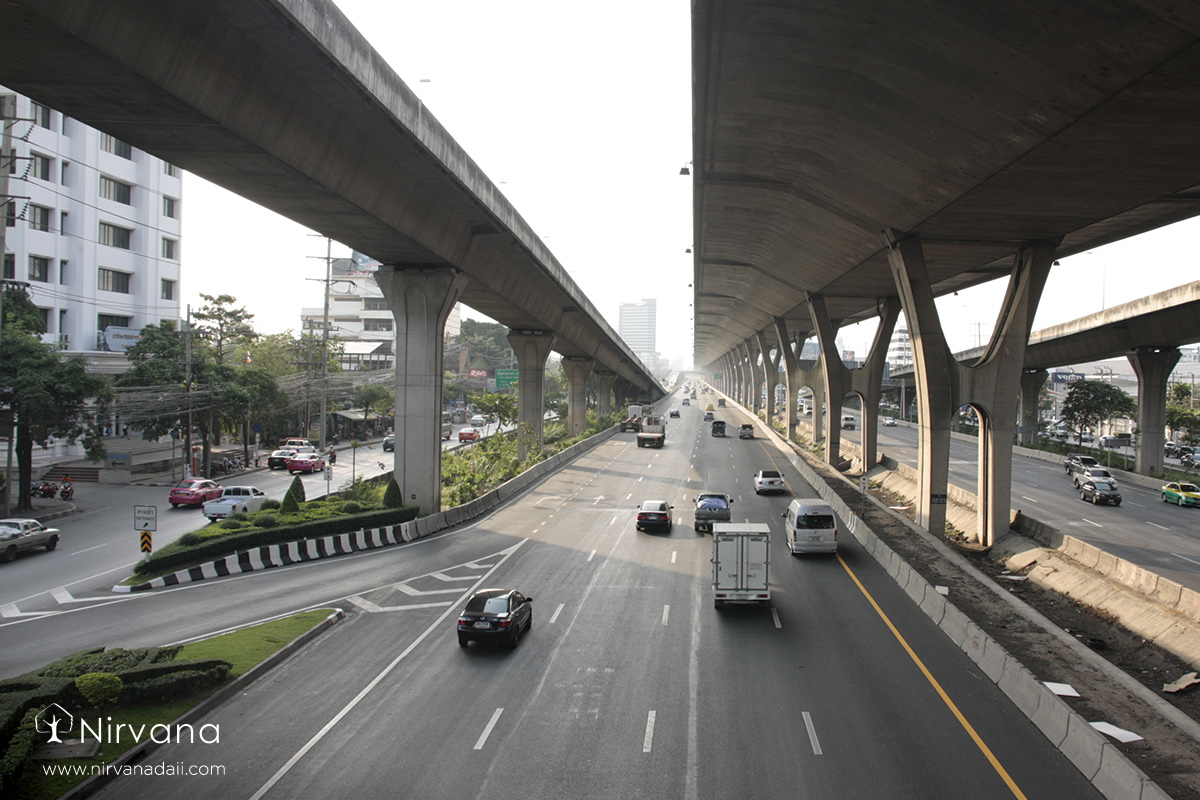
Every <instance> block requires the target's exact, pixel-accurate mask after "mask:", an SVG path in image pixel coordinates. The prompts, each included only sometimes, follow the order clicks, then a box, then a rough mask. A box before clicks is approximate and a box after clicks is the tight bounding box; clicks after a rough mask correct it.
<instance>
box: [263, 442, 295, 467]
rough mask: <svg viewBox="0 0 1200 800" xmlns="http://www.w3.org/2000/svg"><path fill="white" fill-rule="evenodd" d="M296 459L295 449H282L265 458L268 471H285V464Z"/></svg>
mask: <svg viewBox="0 0 1200 800" xmlns="http://www.w3.org/2000/svg"><path fill="white" fill-rule="evenodd" d="M295 457H296V449H295V448H290V447H288V448H283V449H280V450H276V451H275V452H274V453H271V455H269V456H267V467H268V468H269V469H287V462H289V461H291V460H292V459H293V458H295Z"/></svg>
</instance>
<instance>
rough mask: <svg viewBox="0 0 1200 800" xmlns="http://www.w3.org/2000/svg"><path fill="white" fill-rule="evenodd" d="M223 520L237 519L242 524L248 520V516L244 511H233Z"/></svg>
mask: <svg viewBox="0 0 1200 800" xmlns="http://www.w3.org/2000/svg"><path fill="white" fill-rule="evenodd" d="M225 519H237V520H241V521H242V522H245V521H246V520H248V519H250V515H249V514H247V513H246V512H245V511H235V512H233V513H232V514H230V515H229V516H228V517H226V518H225Z"/></svg>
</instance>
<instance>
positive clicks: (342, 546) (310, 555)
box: [112, 425, 618, 593]
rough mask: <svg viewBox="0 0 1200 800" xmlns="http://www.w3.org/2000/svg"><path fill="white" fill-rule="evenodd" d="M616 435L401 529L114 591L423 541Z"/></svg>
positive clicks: (279, 549) (280, 550) (273, 550)
mask: <svg viewBox="0 0 1200 800" xmlns="http://www.w3.org/2000/svg"><path fill="white" fill-rule="evenodd" d="M617 431H618V427H617V426H615V425H614V426H613V427H612V428H609V429H608V430H606V431H601V432H600V433H598V434H596V435H595V436H592V437H591V438H588V439H585V440H583V441H582V442H579V443H577V444H573V445H571V446H570V447H568V448H567V449H566V450H563V451H562V452H561V453H557V454H555V455H553V456H551V457H550V458H548V459H546V460H545V461H543V462H541V463H540V464H537V465H535V466H533V467H531V468H529V469H527V470H525V471H524V472H522V473H521V474H520V475H518V476H516V477H515V478H513V479H512V480H510V481H508V482H507V483H503V484H501V485H500V486H498V487H496V488H495V489H493V490H492V491H490V492H488V493H487V494H485V495H483V496H482V497H478V498H476V499H474V500H472V501H471V502H469V503H466V504H464V505H461V506H455V507H454V508H448V509H446V510H445V511H439V512H438V513H436V514H430V515H429V516H427V517H421V518H419V519H414V520H410V521H408V522H405V523H402V524H400V525H393V526H390V527H385V528H377V529H372V530H359V531H357V532H351V533H341V534H338V535H336V536H326V537H324V538H321V539H302V540H300V541H296V542H284V543H283V544H271V545H263V546H262V547H254V548H251V549H249V550H245V551H243V552H240V553H234V554H233V555H230V556H225V557H224V558H221V559H217V560H216V561H210V562H208V563H207V564H201V565H200V566H197V567H189V568H188V569H184V570H180V571H178V572H173V573H171V574H170V575H164V576H162V577H159V578H151V579H150V580H148V581H146V582H145V583H139V584H136V585H134V586H114V587H113V588H112V591H114V592H122V593H124V592H144V591H147V590H149V589H162V588H164V587H166V586H177V585H179V584H181V583H192V582H194V581H203V580H208V579H209V578H221V577H224V576H227V575H237V574H239V573H243V572H256V571H258V570H263V569H270V568H272V567H282V566H286V565H287V564H298V563H301V562H304V561H316V560H318V559H322V558H332V557H333V556H343V555H348V554H350V553H356V552H360V551H363V550H374V549H376V548H380V547H390V546H392V545H397V544H402V543H404V542H411V541H415V540H416V539H422V538H424V537H426V536H429V535H431V534H434V533H438V532H439V531H443V530H446V529H447V528H452V527H454V526H455V525H461V524H462V523H464V522H469V521H471V520H473V519H475V518H476V517H479V516H482V515H483V514H486V513H488V512H489V511H491V510H492V509H494V508H496V507H497V506H499V505H500V504H501V503H504V502H507V501H508V500H511V499H512V498H513V497H515V496H517V495H518V494H520V493H521V492H523V491H525V490H526V489H527V488H529V486H530V485H532V484H533V483H534V482H535V481H538V480H541V479H542V478H543V477H545V476H546V475H547V474H549V473H550V472H553V471H554V470H556V469H558V468H560V467H562V466H564V465H565V464H567V463H569V462H571V461H573V460H574V459H576V458H578V457H579V456H581V455H583V454H584V453H586V452H587V451H588V450H591V449H592V448H593V447H596V446H597V445H599V444H601V443H603V442H605V441H607V440H608V439H610V438H612V437H613V435H614V434H616V433H617Z"/></svg>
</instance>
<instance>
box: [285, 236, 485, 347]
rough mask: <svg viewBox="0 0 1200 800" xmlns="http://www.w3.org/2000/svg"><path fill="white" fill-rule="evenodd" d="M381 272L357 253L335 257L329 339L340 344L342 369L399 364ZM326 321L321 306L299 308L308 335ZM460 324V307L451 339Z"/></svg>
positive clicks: (450, 325) (450, 322)
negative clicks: (378, 276)
mask: <svg viewBox="0 0 1200 800" xmlns="http://www.w3.org/2000/svg"><path fill="white" fill-rule="evenodd" d="M378 269H379V262H377V261H373V260H372V259H370V258H368V257H367V256H364V255H363V254H362V253H358V252H355V253H353V255H352V256H351V257H350V258H335V259H334V260H333V263H332V265H331V266H330V274H331V276H332V279H331V281H330V284H329V336H330V338H333V339H338V340H340V341H341V343H342V355H341V365H342V369H345V370H370V369H390V368H392V367H394V366H395V364H396V332H395V330H393V328H394V326H395V317H393V316H392V312H391V310H390V309H389V308H388V305H387V301H386V300H385V299H384V297H383V290H381V289H380V288H379V284H378V283H376V281H375V271H376V270H378ZM324 318H325V309H324V308H323V307H322V308H302V309H300V326H301V328H302V329H303V330H305V331H310V330H311V331H317V332H319V331H320V330H321V327H322V325H323V323H324ZM461 320H462V318H461V306H459V305H458V304H457V303H456V304H455V306H454V309H453V310H452V311H451V312H450V316H449V318H448V319H447V320H446V333H445V335H446V338H447V339H449V338H452V337H457V336H458V334H459V330H460V329H461V327H462V325H461Z"/></svg>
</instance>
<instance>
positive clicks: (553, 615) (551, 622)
mask: <svg viewBox="0 0 1200 800" xmlns="http://www.w3.org/2000/svg"><path fill="white" fill-rule="evenodd" d="M564 605H566V604H565V603H559V604H558V608H556V609H554V613H553V614H551V615H550V623H549V624H551V625H553V624H554V620H556V619H558V615H559V614H561V613H562V610H563V606H564Z"/></svg>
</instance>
